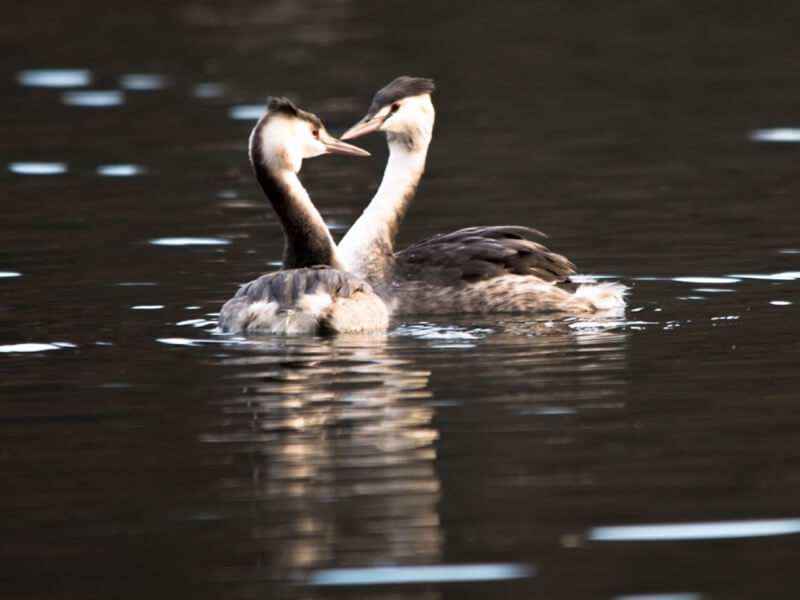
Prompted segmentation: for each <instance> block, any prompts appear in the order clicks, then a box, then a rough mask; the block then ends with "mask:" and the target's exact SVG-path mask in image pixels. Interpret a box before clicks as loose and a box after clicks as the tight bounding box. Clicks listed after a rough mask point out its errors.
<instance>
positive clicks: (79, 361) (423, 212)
mask: <svg viewBox="0 0 800 600" xmlns="http://www.w3.org/2000/svg"><path fill="white" fill-rule="evenodd" d="M46 9H47V10H46V14H47V15H48V18H46V19H45V18H42V14H44V12H45V8H44V7H42V6H41V4H36V5H34V4H25V5H23V4H20V5H16V6H13V7H9V8H8V10H7V12H8V13H9V14H8V15H7V18H6V20H5V24H4V25H3V26H2V27H3V39H4V42H5V48H6V52H4V53H2V55H0V65H2V67H3V72H4V73H5V74H6V75H5V77H4V79H3V82H2V83H0V86H2V91H3V94H2V96H1V97H2V100H0V106H2V109H3V110H2V113H0V114H2V117H0V118H2V120H3V126H4V132H5V134H4V135H3V136H2V140H1V141H0V163H2V164H3V165H5V167H4V168H3V169H2V170H0V186H2V188H1V189H2V203H3V204H2V206H3V220H2V234H3V246H2V248H3V249H2V252H1V253H0V402H1V403H2V410H0V440H1V441H0V461H1V462H0V464H2V469H0V483H1V484H2V489H3V490H4V492H5V493H4V494H3V495H2V499H0V540H1V543H0V578H1V579H2V581H3V588H4V597H5V596H7V597H9V598H31V599H34V598H35V599H45V598H46V599H51V598H58V599H61V598H81V599H85V598H109V597H148V598H176V597H188V596H192V597H209V598H256V597H257V598H281V597H285V598H334V597H335V598H387V599H388V598H392V599H394V598H425V599H429V598H459V599H462V598H486V597H490V596H496V597H504V598H575V599H577V598H593V599H594V598H609V599H612V598H615V599H620V598H640V599H654V598H670V599H672V600H676V599H681V600H687V599H693V600H695V599H698V598H703V599H707V598H754V597H787V596H791V594H792V593H793V592H794V590H795V589H796V588H797V577H796V575H795V564H796V556H797V553H798V548H799V547H800V546H799V544H800V536H798V534H797V520H798V519H800V509H798V506H800V484H799V483H798V482H800V450H799V449H798V444H797V440H796V438H797V431H798V429H800V410H798V404H797V389H798V384H799V383H800V370H798V368H797V365H798V360H799V359H800V342H798V339H800V337H798V333H800V331H798V322H800V320H799V319H798V316H800V315H799V314H798V313H799V312H800V293H799V292H800V242H798V234H797V232H798V231H799V230H800V220H799V219H798V216H797V214H798V213H797V210H796V204H797V199H798V197H800V183H798V178H797V164H798V159H800V145H798V144H797V140H796V136H795V132H796V130H797V128H798V126H800V122H799V121H798V115H797V106H796V102H795V100H796V98H797V97H798V95H800V80H798V78H797V77H796V57H797V56H798V51H800V42H798V37H797V34H796V27H795V23H796V22H797V18H798V17H800V14H797V13H798V10H797V9H795V8H793V7H790V6H788V5H781V6H780V7H779V8H770V7H764V6H752V7H741V6H736V7H733V6H728V5H718V6H711V5H706V4H704V5H702V6H696V5H695V4H691V3H685V2H678V3H674V2H669V3H667V2H651V3H646V4H642V3H638V2H622V3H617V4H615V5H614V6H613V7H608V6H605V5H603V6H601V5H595V4H591V3H580V5H569V6H568V5H563V6H561V5H556V4H552V3H540V2H534V3H516V2H501V3H499V4H497V5H494V6H493V10H492V11H490V12H487V11H486V10H485V9H478V8H473V7H471V6H469V5H464V4H463V3H453V2H438V3H435V4H430V5H426V6H424V7H414V6H412V5H408V4H400V3H396V2H389V3H380V4H376V3H367V2H362V1H360V0H356V1H340V0H336V1H319V2H292V3H280V2H279V3H266V4H265V3H258V2H251V1H245V2H240V3H237V4H236V5H235V6H227V5H219V4H215V3H211V2H205V1H199V2H178V3H174V4H171V5H169V7H164V6H163V4H160V3H159V4H157V3H155V2H143V3H137V4H135V5H126V7H125V10H109V9H108V7H107V6H106V4H103V3H99V2H97V1H94V0H89V1H87V2H83V3H79V4H78V5H75V4H74V3H73V4H70V5H69V6H67V5H62V4H59V3H56V2H49V3H47V7H46ZM32 39H35V40H40V42H39V43H36V44H32V43H30V40H32ZM403 73H409V74H414V75H424V76H431V77H434V78H435V79H436V82H437V86H438V89H437V91H436V93H435V95H434V102H435V104H436V107H437V125H436V130H435V137H434V143H433V146H432V148H431V153H430V157H429V163H428V170H427V172H426V175H425V180H424V182H423V185H422V186H421V189H420V192H419V195H418V198H417V200H416V201H415V204H414V205H413V207H412V210H411V213H410V214H409V216H408V218H407V220H406V221H405V223H404V225H403V228H402V231H401V234H400V238H401V239H400V244H401V245H402V244H406V243H409V242H411V241H413V240H417V239H420V238H421V237H424V236H427V235H431V234H433V233H436V232H440V231H449V230H452V229H455V228H457V227H461V226H466V225H471V224H502V223H520V224H528V225H531V226H533V227H536V228H538V229H541V230H543V231H545V232H547V233H548V234H549V236H550V238H549V240H548V242H547V243H548V246H549V247H551V248H552V249H553V250H556V251H558V252H560V253H563V254H565V255H567V256H569V257H570V258H571V259H572V260H573V261H574V262H576V264H578V266H579V267H580V269H581V270H582V272H584V273H586V274H589V275H597V276H600V277H607V278H611V279H618V280H620V281H623V282H624V283H626V284H627V285H629V286H630V287H631V294H630V308H629V311H628V312H627V314H626V315H625V317H624V318H623V319H621V320H618V321H612V322H609V321H599V320H596V321H593V320H586V319H584V320H574V319H573V320H566V321H558V322H551V321H547V320H546V319H545V320H536V319H534V318H532V317H530V316H520V315H506V316H501V317H474V316H469V315H461V316H452V317H437V318H436V319H435V320H433V319H431V318H430V317H425V316H420V317H418V318H411V319H405V320H399V321H396V322H394V323H393V324H392V329H391V331H390V332H389V334H388V335H387V336H355V337H354V336H341V337H339V338H332V339H261V340H241V339H237V338H232V337H229V336H224V335H220V334H219V333H218V332H216V331H215V315H216V312H217V311H218V310H219V307H220V305H221V304H222V302H224V300H225V299H227V298H228V297H230V296H231V295H232V293H233V292H234V290H235V289H236V286H237V285H238V284H240V283H242V282H244V281H247V280H249V279H251V278H253V277H254V276H256V275H258V274H260V273H262V272H264V271H266V270H269V269H273V268H275V266H276V265H277V264H279V262H278V261H279V260H280V253H281V247H282V239H281V232H280V228H279V225H278V223H277V222H276V220H275V219H274V217H273V216H272V215H271V214H270V212H269V211H268V209H267V207H266V205H265V203H264V200H263V198H262V197H261V193H260V190H259V189H258V187H257V185H256V184H255V182H254V181H253V177H252V175H251V173H250V170H249V165H248V164H247V156H246V151H245V147H246V140H247V136H248V134H249V130H250V127H251V126H252V124H253V119H255V118H257V116H258V114H260V111H261V110H262V109H261V108H260V107H261V106H263V101H264V98H265V97H266V96H267V95H268V94H287V95H290V96H291V97H293V98H294V99H295V100H296V101H297V102H298V103H299V104H301V105H302V106H304V107H306V108H308V109H310V110H314V111H315V112H318V113H319V114H320V116H321V117H322V118H323V119H324V120H325V122H326V124H327V125H328V127H329V129H330V130H331V131H333V132H335V133H336V132H341V131H343V130H344V129H345V128H346V127H348V126H349V125H351V124H352V123H353V122H355V121H356V120H357V119H358V118H360V117H361V116H362V114H363V112H364V110H365V109H366V107H367V106H368V104H369V101H370V99H371V97H372V95H373V94H374V92H375V91H376V90H377V88H378V87H380V86H382V85H383V84H385V83H387V82H388V81H389V80H390V79H391V78H393V77H394V76H396V75H399V74H403ZM364 145H365V147H367V148H368V149H370V150H371V151H372V152H373V157H372V158H371V159H368V160H362V159H353V158H348V157H340V156H335V157H334V156H330V157H324V158H320V159H318V160H313V161H307V162H306V164H305V165H304V171H303V177H304V181H305V183H306V185H307V186H308V188H309V190H310V193H311V195H312V197H313V198H314V199H315V201H316V202H317V203H318V204H319V206H320V209H321V211H322V212H323V214H324V216H325V218H326V221H327V222H328V224H329V226H330V227H331V230H332V231H333V233H334V235H335V236H337V237H338V236H340V235H341V232H342V231H343V230H344V229H345V228H346V227H347V226H348V225H349V224H350V223H351V222H352V221H353V220H354V219H355V218H356V216H357V215H358V214H359V212H360V211H361V209H362V208H363V206H364V204H365V202H366V200H367V199H368V198H369V197H370V195H371V193H372V191H373V190H374V188H375V186H376V184H377V181H378V180H379V178H380V176H381V172H382V166H383V161H384V159H385V145H384V142H383V141H382V140H380V139H379V138H377V137H376V138H374V139H372V138H369V139H365V140H364Z"/></svg>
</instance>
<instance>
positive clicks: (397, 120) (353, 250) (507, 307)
mask: <svg viewBox="0 0 800 600" xmlns="http://www.w3.org/2000/svg"><path fill="white" fill-rule="evenodd" d="M433 90H434V84H433V80H431V79H425V78H421V77H398V78H397V79H395V80H394V81H392V82H391V83H390V84H389V85H387V86H386V87H384V88H382V89H381V90H379V91H378V93H377V94H375V97H374V99H373V100H372V104H371V105H370V107H369V110H368V111H367V114H366V116H365V117H364V118H363V119H361V120H360V121H359V122H358V123H356V124H355V125H354V126H353V127H351V128H350V129H348V130H347V131H346V132H345V133H344V135H342V139H351V138H355V137H359V136H362V135H366V134H368V133H372V132H374V131H383V132H385V133H386V139H387V142H388V144H389V159H388V162H387V164H386V170H385V171H384V174H383V179H382V180H381V183H380V186H379V187H378V190H377V192H376V193H375V196H374V197H373V198H372V200H371V201H370V203H369V205H368V206H367V207H366V209H364V212H363V213H362V214H361V216H360V217H359V218H358V219H357V220H356V222H355V223H354V224H353V226H352V227H351V228H350V230H349V231H348V232H347V233H346V234H345V236H344V237H343V238H342V240H341V241H340V242H339V254H340V256H341V257H342V260H343V261H344V264H345V268H346V269H347V270H348V271H350V272H352V273H355V274H357V275H360V276H361V277H364V278H365V279H367V280H368V281H369V282H370V283H371V284H372V285H373V286H374V288H375V290H376V291H377V292H378V293H379V294H380V295H381V296H382V297H383V298H384V300H385V301H386V302H387V303H388V304H390V306H392V309H393V311H394V312H396V313H398V314H413V313H454V312H477V313H500V312H536V313H552V312H561V313H567V314H588V313H595V312H603V313H606V314H613V313H619V312H622V310H623V309H624V307H625V299H624V296H625V291H626V288H625V286H623V285H621V284H618V283H596V282H587V283H575V282H573V281H572V280H571V279H570V275H573V274H575V266H574V265H573V264H572V263H571V262H570V261H569V260H568V259H567V258H565V257H563V256H561V255H559V254H555V253H553V252H551V251H550V250H548V249H547V248H546V247H545V246H543V245H542V244H540V243H538V242H535V241H533V240H532V239H531V238H534V237H543V234H542V233H540V232H538V231H536V230H535V229H531V228H528V227H521V226H514V225H504V226H487V227H468V228H465V229H459V230H457V231H454V232H452V233H448V234H443V235H436V236H433V237H431V238H428V239H425V240H422V241H419V242H417V243H415V244H412V245H411V246H409V247H408V248H406V249H405V250H401V251H399V252H395V251H394V242H395V237H396V236H397V230H398V228H399V226H400V221H401V220H402V219H403V216H404V215H405V213H406V211H407V210H408V207H409V205H410V203H411V200H412V199H413V198H414V194H415V193H416V189H417V185H418V183H419V180H420V178H421V177H422V173H423V171H424V170H425V159H426V156H427V153H428V146H429V145H430V142H431V136H432V134H433V122H434V116H435V113H434V109H433V103H432V102H431V93H432V92H433Z"/></svg>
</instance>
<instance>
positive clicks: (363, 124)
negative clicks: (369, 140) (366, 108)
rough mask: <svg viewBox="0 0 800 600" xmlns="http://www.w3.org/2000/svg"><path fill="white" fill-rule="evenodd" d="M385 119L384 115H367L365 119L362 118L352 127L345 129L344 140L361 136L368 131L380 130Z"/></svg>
mask: <svg viewBox="0 0 800 600" xmlns="http://www.w3.org/2000/svg"><path fill="white" fill-rule="evenodd" d="M384 121H385V119H384V118H383V117H379V116H377V115H367V116H366V117H364V118H363V119H361V120H360V121H359V122H358V123H356V124H355V125H353V126H352V127H351V128H350V129H348V130H347V131H345V132H344V133H343V134H342V139H343V140H350V139H353V138H357V137H361V136H362V135H367V134H368V133H372V132H373V131H378V129H379V128H380V126H381V125H383V122H384Z"/></svg>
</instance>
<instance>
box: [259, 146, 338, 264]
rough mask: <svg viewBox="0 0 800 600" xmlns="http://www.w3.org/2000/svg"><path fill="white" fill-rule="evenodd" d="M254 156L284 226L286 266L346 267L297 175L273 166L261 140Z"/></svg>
mask: <svg viewBox="0 0 800 600" xmlns="http://www.w3.org/2000/svg"><path fill="white" fill-rule="evenodd" d="M250 159H251V162H252V164H253V170H254V171H255V173H256V177H257V178H258V182H259V183H260V184H261V188H262V189H263V190H264V193H265V194H266V196H267V198H269V201H270V202H271V203H272V208H273V209H274V210H275V212H276V213H277V215H278V218H279V219H280V222H281V226H282V227H283V236H284V244H283V268H284V269H295V268H300V267H311V266H314V265H328V266H331V267H334V268H336V269H342V268H343V262H342V260H341V258H339V253H338V252H337V250H336V245H335V244H334V242H333V238H332V237H331V234H330V232H329V231H328V228H327V227H325V222H324V221H323V220H322V216H321V215H320V214H319V211H317V209H316V207H315V206H314V204H312V202H311V198H310V197H309V196H308V192H307V191H306V189H305V188H304V187H303V184H302V183H300V179H299V178H298V177H297V174H296V173H294V172H293V171H292V170H291V169H287V168H284V169H277V168H274V167H272V166H271V165H270V164H269V162H268V161H267V160H265V157H264V155H263V151H262V149H261V146H260V145H259V144H257V143H256V144H252V145H251V150H250Z"/></svg>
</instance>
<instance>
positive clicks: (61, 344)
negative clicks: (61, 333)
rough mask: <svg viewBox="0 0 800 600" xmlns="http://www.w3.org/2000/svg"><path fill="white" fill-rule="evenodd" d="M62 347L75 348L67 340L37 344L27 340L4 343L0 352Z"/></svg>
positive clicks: (43, 350) (44, 349) (44, 350)
mask: <svg viewBox="0 0 800 600" xmlns="http://www.w3.org/2000/svg"><path fill="white" fill-rule="evenodd" d="M64 348H77V346H76V345H75V344H70V343H69V342H53V343H51V344H38V343H34V342H29V343H25V344H6V345H3V346H0V353H3V354H12V353H17V352H47V351H49V350H63V349H64Z"/></svg>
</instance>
